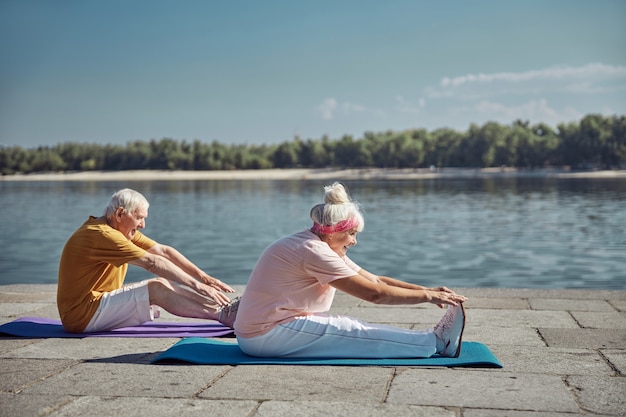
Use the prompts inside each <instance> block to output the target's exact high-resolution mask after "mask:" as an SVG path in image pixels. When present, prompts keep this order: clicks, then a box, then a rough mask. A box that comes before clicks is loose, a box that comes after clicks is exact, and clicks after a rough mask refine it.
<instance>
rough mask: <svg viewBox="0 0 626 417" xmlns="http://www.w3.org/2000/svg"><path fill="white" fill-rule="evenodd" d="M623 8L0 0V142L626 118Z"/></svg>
mask: <svg viewBox="0 0 626 417" xmlns="http://www.w3.org/2000/svg"><path fill="white" fill-rule="evenodd" d="M624 22H626V1H623V0H597V1H591V0H587V1H582V0H540V1H536V0H524V1H508V0H492V1H482V0H475V1H460V0H459V1H453V0H441V1H437V2H434V1H417V0H415V1H403V0H385V1H380V0H377V1H370V0H361V1H349V0H345V1H342V0H337V1H328V0H316V1H287V0H284V1H273V0H264V1H210V0H206V1H199V0H197V1H190V0H181V1H173V0H172V1H163V0H123V1H122V0H98V1H96V0H80V1H78V0H56V1H53V0H40V1H36V0H0V145H5V146H6V145H16V144H17V145H21V146H24V147H34V146H39V145H54V144H57V143H64V142H84V143H103V144H106V143H119V144H124V143H127V142H129V141H134V140H150V139H161V138H164V137H167V138H172V139H176V140H187V141H191V140H195V139H198V140H201V141H204V142H210V141H213V140H217V141H220V142H222V143H228V144H230V143H236V144H261V143H267V144H269V143H280V142H284V141H290V140H292V139H293V138H294V136H295V135H298V136H299V137H301V138H302V139H319V138H321V137H322V136H323V135H327V136H328V137H330V138H331V139H335V138H340V137H341V136H342V135H344V134H348V135H352V136H354V137H355V138H360V137H362V135H363V133H364V132H366V131H373V132H381V131H386V130H390V129H391V130H405V129H411V128H425V129H427V130H429V131H432V130H435V129H437V128H441V127H449V128H452V129H456V130H459V131H466V130H467V129H468V127H469V126H470V124H471V123H476V124H478V125H482V124H484V123H485V122H487V121H497V122H500V123H503V124H510V123H511V122H513V121H514V120H516V119H522V120H528V121H530V122H531V123H539V122H545V123H548V124H550V125H552V126H556V125H557V124H558V123H562V122H570V121H576V120H579V119H580V118H581V117H583V116H584V115H586V114H589V113H600V114H604V115H615V114H617V115H625V114H626V24H624Z"/></svg>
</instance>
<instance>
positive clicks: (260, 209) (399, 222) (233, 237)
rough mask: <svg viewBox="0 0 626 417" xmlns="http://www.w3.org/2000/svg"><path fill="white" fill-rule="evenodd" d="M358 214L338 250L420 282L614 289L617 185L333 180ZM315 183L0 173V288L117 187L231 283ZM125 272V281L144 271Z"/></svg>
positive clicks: (41, 279)
mask: <svg viewBox="0 0 626 417" xmlns="http://www.w3.org/2000/svg"><path fill="white" fill-rule="evenodd" d="M344 183H345V184H346V185H347V186H348V188H349V190H350V193H351V195H352V197H353V198H354V199H356V200H357V201H358V202H359V203H360V204H361V206H362V208H363V210H364V213H365V230H364V231H363V232H362V233H360V234H359V236H358V245H357V246H355V247H353V248H351V249H350V251H349V256H350V257H351V258H352V259H353V260H354V261H355V262H357V263H358V264H359V265H361V266H362V267H363V268H365V269H367V270H369V271H370V272H373V273H376V274H379V275H388V276H392V277H395V278H399V279H402V280H405V281H410V282H415V283H420V284H423V285H427V286H434V285H447V286H450V287H506V288H544V289H545V288H586V289H621V290H625V289H626V233H625V231H624V225H626V181H625V180H623V179H571V178H570V179H557V178H534V177H533V178H467V179H459V178H457V179H451V178H447V179H446V178H442V179H424V180H399V181H389V180H355V181H345V182H344ZM325 184H326V182H320V181H304V180H293V181H292V180H252V181H251V180H236V181H235V180H232V181H231V180H200V181H191V180H189V181H126V182H104V181H82V182H74V181H54V182H47V181H42V182H36V181H23V182H22V181H0V236H1V241H0V284H14V283H55V282H56V274H57V267H58V260H59V256H60V254H61V250H62V248H63V245H64V243H65V241H66V239H67V238H68V237H69V236H70V235H71V234H72V233H73V232H74V230H75V229H76V228H77V227H78V226H79V225H80V224H81V223H82V222H83V221H84V220H85V219H86V218H87V216H88V215H89V214H92V215H101V214H102V210H103V208H104V205H105V204H106V202H107V200H108V198H109V196H110V195H111V194H112V193H113V192H114V191H116V190H118V189H120V188H124V187H130V188H135V189H137V190H139V191H141V192H142V193H143V194H144V195H145V196H146V197H147V198H148V200H149V201H150V203H151V206H150V210H149V217H148V219H147V226H146V229H145V230H144V232H145V233H146V234H147V235H148V236H150V237H152V238H153V239H155V240H157V241H159V242H162V243H166V244H169V245H172V246H175V247H176V248H178V249H179V250H180V251H181V252H182V253H184V254H185V255H186V256H187V257H188V258H190V259H191V260H192V261H194V262H195V263H196V264H198V265H199V266H200V267H202V268H203V269H205V270H206V271H207V272H208V273H210V274H212V275H213V276H215V277H217V278H220V279H222V280H223V281H225V282H227V283H229V284H231V285H240V284H245V283H246V282H247V279H248V276H249V274H250V271H251V269H252V268H253V266H254V264H255V262H256V260H257V258H258V256H259V254H260V253H261V251H262V250H263V249H264V248H265V246H266V245H268V244H269V243H271V242H272V241H274V240H275V239H277V238H279V237H281V236H282V235H285V234H288V233H292V232H295V231H299V230H303V229H305V228H308V227H310V225H311V221H310V219H309V216H308V213H309V210H310V209H311V207H312V206H313V205H315V204H317V203H319V202H321V199H322V196H323V190H322V187H323V186H324V185H325ZM149 276H150V275H149V274H148V273H146V272H145V271H143V270H141V269H139V268H135V267H133V266H131V267H130V269H129V274H128V277H127V282H131V281H137V280H141V279H144V278H147V277H149Z"/></svg>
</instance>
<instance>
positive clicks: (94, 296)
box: [57, 189, 238, 333]
mask: <svg viewBox="0 0 626 417" xmlns="http://www.w3.org/2000/svg"><path fill="white" fill-rule="evenodd" d="M148 207H149V203H148V200H146V198H145V197H144V196H143V195H142V194H140V193H139V192H137V191H135V190H131V189H123V190H120V191H118V192H116V193H115V194H113V196H111V199H110V200H109V203H108V204H107V206H106V208H105V210H104V215H103V216H102V217H97V218H96V217H93V216H89V219H87V221H86V222H85V223H83V224H82V226H80V227H79V228H78V230H77V231H76V232H75V233H74V234H73V235H72V236H71V237H70V238H69V240H68V241H67V243H66V244H65V247H64V248H63V253H62V254H61V261H60V264H59V285H58V292H57V306H58V309H59V315H60V316H61V321H62V323H63V326H64V328H65V329H66V330H67V331H69V332H75V333H88V332H97V331H104V330H111V329H116V328H120V327H126V326H134V325H138V324H141V323H145V322H147V321H151V320H154V319H155V318H156V317H158V308H156V307H155V306H160V307H162V308H164V309H165V310H166V311H168V312H170V313H172V314H175V315H177V316H181V317H190V318H203V319H209V320H218V321H220V322H221V323H223V324H225V325H227V326H229V327H232V324H233V322H234V318H235V314H236V312H237V305H238V301H237V300H234V301H231V300H230V299H229V298H228V297H227V296H226V295H225V294H223V292H234V290H233V289H232V288H231V287H230V286H228V285H226V284H225V283H223V282H221V281H220V280H218V279H216V278H213V277H212V276H210V275H208V274H207V273H205V272H204V271H202V270H201V269H200V268H198V267H197V266H196V265H195V264H193V263H192V262H191V261H190V260H189V259H187V258H186V257H185V256H183V255H182V254H181V253H180V252H179V251H178V250H176V249H174V248H173V247H171V246H167V245H163V244H160V243H157V242H155V241H154V240H152V239H150V238H148V237H147V236H146V235H144V234H143V233H141V232H140V231H139V229H143V228H144V227H145V225H146V218H147V217H148ZM129 263H130V264H133V265H137V266H139V267H141V268H144V269H145V270H147V271H149V272H150V273H152V274H154V275H155V276H156V277H157V278H152V279H148V280H145V281H142V282H139V283H134V284H128V285H124V278H125V277H126V271H127V270H128V264H129Z"/></svg>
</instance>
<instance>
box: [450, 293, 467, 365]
mask: <svg viewBox="0 0 626 417" xmlns="http://www.w3.org/2000/svg"><path fill="white" fill-rule="evenodd" d="M459 305H460V306H461V313H463V326H462V327H461V334H460V335H459V347H458V348H457V349H456V353H455V354H454V356H453V358H458V357H459V356H461V346H462V345H463V332H464V331H465V307H464V306H463V303H459Z"/></svg>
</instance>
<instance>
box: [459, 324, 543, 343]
mask: <svg viewBox="0 0 626 417" xmlns="http://www.w3.org/2000/svg"><path fill="white" fill-rule="evenodd" d="M463 337H464V339H465V340H468V341H480V342H481V343H484V344H486V345H487V346H492V345H512V346H531V347H532V346H534V347H544V346H545V345H546V343H545V342H544V341H543V339H542V338H541V336H539V334H538V333H537V330H536V329H533V328H532V327H521V328H520V327H495V326H475V325H473V324H471V323H470V324H467V325H466V327H465V332H464V336H463Z"/></svg>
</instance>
